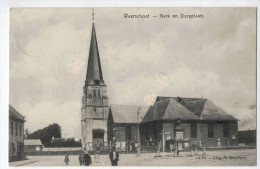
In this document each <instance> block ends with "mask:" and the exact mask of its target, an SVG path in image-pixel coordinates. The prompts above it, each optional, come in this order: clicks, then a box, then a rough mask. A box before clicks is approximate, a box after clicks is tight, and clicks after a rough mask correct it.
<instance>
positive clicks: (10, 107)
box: [9, 105, 25, 122]
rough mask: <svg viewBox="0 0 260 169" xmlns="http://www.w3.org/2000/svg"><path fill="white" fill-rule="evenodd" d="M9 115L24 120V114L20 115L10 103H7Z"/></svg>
mask: <svg viewBox="0 0 260 169" xmlns="http://www.w3.org/2000/svg"><path fill="white" fill-rule="evenodd" d="M9 117H13V118H15V119H17V120H21V121H23V122H24V121H25V120H24V116H23V115H21V114H20V113H19V112H18V111H16V110H15V108H13V107H12V106H11V105H9Z"/></svg>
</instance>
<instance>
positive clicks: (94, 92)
mask: <svg viewBox="0 0 260 169" xmlns="http://www.w3.org/2000/svg"><path fill="white" fill-rule="evenodd" d="M93 96H94V97H96V90H95V89H94V90H93Z"/></svg>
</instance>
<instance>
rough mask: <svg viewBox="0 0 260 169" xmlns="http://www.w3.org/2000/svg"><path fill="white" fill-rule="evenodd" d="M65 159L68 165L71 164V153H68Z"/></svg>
mask: <svg viewBox="0 0 260 169" xmlns="http://www.w3.org/2000/svg"><path fill="white" fill-rule="evenodd" d="M64 161H65V163H66V165H69V162H70V158H69V153H66V155H65V159H64Z"/></svg>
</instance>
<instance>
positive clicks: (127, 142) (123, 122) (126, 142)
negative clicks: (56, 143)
mask: <svg viewBox="0 0 260 169" xmlns="http://www.w3.org/2000/svg"><path fill="white" fill-rule="evenodd" d="M148 108H149V107H148V106H136V105H111V106H110V109H109V115H108V133H109V136H110V137H109V140H108V141H109V143H115V146H116V148H117V150H118V151H120V150H121V151H122V150H123V151H135V148H136V144H137V143H138V131H137V128H138V123H139V122H141V120H142V118H143V117H144V115H145V113H146V112H147V110H148Z"/></svg>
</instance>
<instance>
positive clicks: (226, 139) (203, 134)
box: [140, 97, 238, 149]
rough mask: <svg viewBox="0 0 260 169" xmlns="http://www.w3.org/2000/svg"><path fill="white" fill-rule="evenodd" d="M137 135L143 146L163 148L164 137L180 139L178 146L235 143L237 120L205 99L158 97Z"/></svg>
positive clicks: (207, 145) (226, 144) (227, 144)
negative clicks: (139, 136) (139, 135)
mask: <svg viewBox="0 0 260 169" xmlns="http://www.w3.org/2000/svg"><path fill="white" fill-rule="evenodd" d="M140 134H141V145H142V146H143V147H146V146H155V147H156V146H158V145H160V146H163V145H164V146H165V147H166V142H167V140H169V141H170V140H178V141H179V142H181V144H182V145H181V146H180V147H179V148H180V149H182V148H185V147H193V146H197V147H202V146H206V147H217V146H218V147H223V146H235V145H237V144H238V120H237V119H236V118H234V117H233V116H231V115H229V114H228V113H226V112H225V111H224V110H222V109H221V108H219V107H218V106H216V105H215V104H214V103H213V102H212V101H210V100H208V99H203V98H181V97H157V99H156V102H155V103H154V105H153V106H151V107H150V108H149V110H148V112H147V113H146V115H145V116H144V118H143V120H142V122H141V124H140ZM163 140H165V142H164V143H163ZM173 142H174V141H173ZM168 148H169V147H168Z"/></svg>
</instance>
